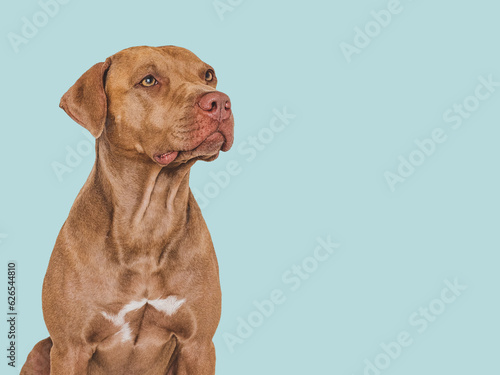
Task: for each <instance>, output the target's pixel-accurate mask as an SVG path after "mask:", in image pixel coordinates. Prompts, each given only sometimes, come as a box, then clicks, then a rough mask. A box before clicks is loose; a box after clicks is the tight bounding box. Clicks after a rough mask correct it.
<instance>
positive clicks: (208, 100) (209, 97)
mask: <svg viewBox="0 0 500 375" xmlns="http://www.w3.org/2000/svg"><path fill="white" fill-rule="evenodd" d="M198 105H199V106H200V108H201V109H202V110H203V111H204V113H205V114H206V115H207V116H209V117H211V118H213V119H214V120H217V121H223V120H227V119H228V118H229V117H230V116H231V100H229V96H227V95H226V94H223V93H222V92H209V93H206V94H205V95H203V96H202V97H201V98H200V101H199V102H198Z"/></svg>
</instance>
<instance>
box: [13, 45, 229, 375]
mask: <svg viewBox="0 0 500 375" xmlns="http://www.w3.org/2000/svg"><path fill="white" fill-rule="evenodd" d="M216 85H217V77H216V74H215V71H214V69H213V68H212V67H211V66H209V65H208V64H206V63H204V62H203V61H201V60H200V59H199V58H197V57H196V56H195V55H194V54H193V53H191V52H190V51H188V50H186V49H183V48H179V47H173V46H167V47H133V48H129V49H126V50H123V51H121V52H119V53H117V54H115V55H113V56H111V57H109V58H107V59H106V60H105V61H104V62H101V63H98V64H96V65H94V66H92V67H91V68H90V69H89V70H88V71H86V72H85V73H84V74H83V75H82V76H81V77H80V78H79V79H78V80H77V81H76V83H75V84H74V85H73V86H72V87H71V88H70V89H69V90H68V91H67V92H66V93H65V94H64V96H63V97H62V99H61V104H60V106H61V108H63V109H64V111H66V113H67V114H68V115H69V116H70V117H71V118H72V119H73V120H75V121H76V122H77V123H79V124H80V125H82V126H83V127H85V128H86V129H87V130H88V131H89V132H90V133H91V134H92V135H93V136H94V137H95V138H96V161H95V165H94V167H93V169H92V172H91V174H90V176H89V178H88V180H87V182H86V183H85V185H84V186H83V188H82V189H81V191H80V193H79V194H78V196H77V198H76V200H75V202H74V204H73V207H72V208H71V211H70V213H69V216H68V218H67V220H66V222H65V223H64V225H63V227H62V229H61V232H60V233H59V236H58V238H57V241H56V245H55V247H54V250H53V252H52V256H51V258H50V262H49V266H48V269H47V273H46V275H45V280H44V284H43V293H42V301H43V314H44V319H45V322H46V325H47V329H48V331H49V334H50V337H49V338H46V339H45V340H42V341H40V342H39V343H38V344H37V345H36V346H35V347H34V348H33V350H32V351H31V353H30V354H29V356H28V359H27V361H26V363H25V365H24V367H23V369H22V370H21V374H22V375H49V374H50V375H84V374H102V375H113V374H120V375H122V374H127V375H132V374H138V375H139V374H140V375H146V374H151V375H155V374H158V375H188V374H189V375H194V374H196V375H213V374H214V373H215V350H214V345H213V343H212V337H213V335H214V334H215V330H216V328H217V325H218V323H219V318H220V313H221V293H220V286H219V276H218V266H217V259H216V256H215V252H214V248H213V245H212V241H211V238H210V234H209V232H208V229H207V226H206V224H205V222H204V220H203V217H202V214H201V211H200V209H199V207H198V205H197V203H196V201H195V199H194V197H193V194H192V193H191V191H190V189H189V172H190V168H191V166H192V165H193V164H194V163H195V162H196V161H197V160H205V161H212V160H214V159H216V158H217V156H218V155H219V152H220V151H228V150H229V149H230V148H231V145H232V143H233V127H234V120H233V114H232V111H231V102H230V100H229V97H228V96H227V95H225V94H223V93H222V92H219V91H217V90H216Z"/></svg>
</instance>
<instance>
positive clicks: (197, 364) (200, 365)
mask: <svg viewBox="0 0 500 375" xmlns="http://www.w3.org/2000/svg"><path fill="white" fill-rule="evenodd" d="M193 374H196V375H214V374H215V347H214V344H213V342H212V340H209V341H206V342H191V343H188V344H187V345H182V346H181V348H180V351H179V354H178V355H177V359H176V362H175V364H174V366H173V368H172V369H171V371H169V373H168V374H167V375H193Z"/></svg>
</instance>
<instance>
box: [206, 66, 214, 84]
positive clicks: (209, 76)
mask: <svg viewBox="0 0 500 375" xmlns="http://www.w3.org/2000/svg"><path fill="white" fill-rule="evenodd" d="M214 77H215V73H214V71H213V70H212V69H208V70H207V72H206V73H205V81H207V82H211V81H213V80H214Z"/></svg>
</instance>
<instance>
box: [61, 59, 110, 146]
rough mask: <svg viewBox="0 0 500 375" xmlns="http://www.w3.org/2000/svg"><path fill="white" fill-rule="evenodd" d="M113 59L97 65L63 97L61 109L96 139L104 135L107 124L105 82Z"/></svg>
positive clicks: (84, 74)
mask: <svg viewBox="0 0 500 375" xmlns="http://www.w3.org/2000/svg"><path fill="white" fill-rule="evenodd" d="M110 65H111V59H109V58H108V59H106V61H105V62H100V63H97V64H95V65H94V66H93V67H92V68H90V69H89V70H87V71H86V72H85V73H83V75H82V76H81V77H80V78H79V79H78V81H76V83H75V84H74V85H73V86H71V88H70V89H69V90H68V91H67V92H66V93H65V94H64V95H63V97H62V98H61V102H60V103H59V107H61V108H62V109H64V111H65V112H66V113H67V114H68V115H69V116H70V117H71V118H72V119H73V120H75V121H76V122H77V123H79V124H80V125H82V126H83V127H84V128H85V129H87V130H88V131H89V132H90V133H92V135H93V136H94V137H96V138H99V136H100V135H101V134H102V131H103V130H104V125H105V123H106V116H107V113H108V109H107V107H108V106H107V98H106V93H105V92H104V80H105V78H106V73H107V71H108V69H109V66H110Z"/></svg>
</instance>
